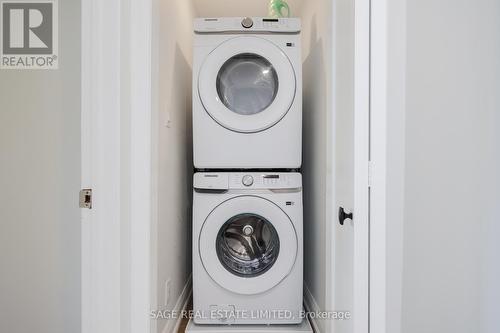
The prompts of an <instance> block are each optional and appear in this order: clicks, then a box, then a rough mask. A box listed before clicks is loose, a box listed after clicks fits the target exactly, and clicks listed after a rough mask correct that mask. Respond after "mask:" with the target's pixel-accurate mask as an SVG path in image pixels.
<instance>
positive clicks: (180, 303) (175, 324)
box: [162, 275, 193, 333]
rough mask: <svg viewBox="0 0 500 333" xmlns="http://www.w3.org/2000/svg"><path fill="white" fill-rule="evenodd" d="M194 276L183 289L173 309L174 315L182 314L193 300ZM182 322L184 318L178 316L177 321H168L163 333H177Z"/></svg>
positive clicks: (190, 277)
mask: <svg viewBox="0 0 500 333" xmlns="http://www.w3.org/2000/svg"><path fill="white" fill-rule="evenodd" d="M192 281H193V280H192V276H191V275H190V276H189V278H188V280H187V282H186V284H185V285H184V289H182V292H181V294H180V296H179V298H178V299H177V302H176V303H175V306H174V308H173V309H172V313H178V314H180V313H181V311H182V310H185V309H186V307H187V305H188V303H189V299H190V298H191V294H192V293H193V285H192ZM181 322H182V316H178V318H177V320H175V321H173V320H168V321H167V323H166V324H165V327H164V328H163V330H162V333H173V332H177V330H178V329H179V326H180V325H181Z"/></svg>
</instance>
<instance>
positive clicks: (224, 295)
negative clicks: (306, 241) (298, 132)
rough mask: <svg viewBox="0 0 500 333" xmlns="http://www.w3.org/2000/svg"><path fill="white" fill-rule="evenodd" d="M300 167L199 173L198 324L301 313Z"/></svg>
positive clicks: (285, 318) (275, 319)
mask: <svg viewBox="0 0 500 333" xmlns="http://www.w3.org/2000/svg"><path fill="white" fill-rule="evenodd" d="M302 241H303V234H302V178H301V175H300V174H299V173H216V172H207V173H205V172H202V173H196V174H195V175H194V198H193V310H194V312H193V314H194V319H193V320H194V322H195V323H196V324H298V323H300V322H301V321H302V318H301V314H302V313H301V310H302V280H303V273H302V269H303V268H302V267H303V266H302V265H303V252H302V251H303V245H302Z"/></svg>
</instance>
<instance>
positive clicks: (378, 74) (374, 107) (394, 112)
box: [369, 0, 406, 333]
mask: <svg viewBox="0 0 500 333" xmlns="http://www.w3.org/2000/svg"><path fill="white" fill-rule="evenodd" d="M370 2H371V5H370V67H369V68H370V69H369V70H370V106H369V108H370V166H371V167H370V286H369V290H370V303H369V318H370V332H371V333H399V332H400V331H401V299H402V289H401V283H402V253H403V221H404V168H405V148H404V146H405V144H404V142H405V89H406V88H405V86H406V1H404V0H403V1H402V0H370Z"/></svg>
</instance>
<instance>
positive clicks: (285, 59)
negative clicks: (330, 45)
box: [193, 17, 302, 169]
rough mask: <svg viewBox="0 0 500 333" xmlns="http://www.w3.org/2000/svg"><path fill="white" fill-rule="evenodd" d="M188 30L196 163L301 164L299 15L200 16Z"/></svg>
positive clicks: (233, 165) (219, 165) (211, 165)
mask: <svg viewBox="0 0 500 333" xmlns="http://www.w3.org/2000/svg"><path fill="white" fill-rule="evenodd" d="M194 31H195V35H194V49H193V55H194V59H193V145H194V166H195V167H196V168H199V169H229V168H232V169H240V168H241V169H260V168H262V169H295V168H299V167H300V166H301V160H302V60H301V46H300V20H299V19H297V18H280V19H274V18H248V17H247V18H240V17H236V18H199V19H195V21H194Z"/></svg>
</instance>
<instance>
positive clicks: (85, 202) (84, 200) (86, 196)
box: [80, 188, 92, 209]
mask: <svg viewBox="0 0 500 333" xmlns="http://www.w3.org/2000/svg"><path fill="white" fill-rule="evenodd" d="M80 208H88V209H92V190H91V189H89V188H85V189H83V190H81V191H80Z"/></svg>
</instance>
